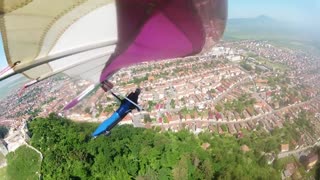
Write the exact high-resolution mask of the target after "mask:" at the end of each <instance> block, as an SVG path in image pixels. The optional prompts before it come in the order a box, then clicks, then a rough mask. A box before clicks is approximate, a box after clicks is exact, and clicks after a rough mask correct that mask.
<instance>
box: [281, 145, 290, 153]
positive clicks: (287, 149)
mask: <svg viewBox="0 0 320 180" xmlns="http://www.w3.org/2000/svg"><path fill="white" fill-rule="evenodd" d="M288 151H289V144H281V152H288Z"/></svg>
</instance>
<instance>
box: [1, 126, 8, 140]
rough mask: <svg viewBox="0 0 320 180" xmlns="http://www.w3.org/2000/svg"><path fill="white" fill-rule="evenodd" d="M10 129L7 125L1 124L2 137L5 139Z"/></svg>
mask: <svg viewBox="0 0 320 180" xmlns="http://www.w3.org/2000/svg"><path fill="white" fill-rule="evenodd" d="M8 132H9V130H8V128H7V127H5V126H0V139H3V138H4V137H6V135H7V134H8Z"/></svg>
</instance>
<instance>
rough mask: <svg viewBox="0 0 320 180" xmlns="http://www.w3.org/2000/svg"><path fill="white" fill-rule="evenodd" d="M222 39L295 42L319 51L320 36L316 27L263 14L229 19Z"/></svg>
mask: <svg viewBox="0 0 320 180" xmlns="http://www.w3.org/2000/svg"><path fill="white" fill-rule="evenodd" d="M224 39H229V40H230V39H231V40H232V39H251V40H271V41H278V42H279V41H281V42H295V43H294V44H301V43H302V44H304V45H307V46H313V47H317V48H318V49H319V51H320V36H319V32H318V30H317V28H316V27H309V26H301V25H299V24H295V23H289V22H283V21H279V20H276V19H273V18H271V17H269V16H265V15H262V16H258V17H256V18H237V19H229V20H228V22H227V28H226V32H225V34H224Z"/></svg>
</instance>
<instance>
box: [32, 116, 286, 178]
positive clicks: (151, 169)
mask: <svg viewBox="0 0 320 180" xmlns="http://www.w3.org/2000/svg"><path fill="white" fill-rule="evenodd" d="M97 126H98V124H93V123H91V124H90V123H81V124H79V123H74V122H71V121H69V120H67V119H64V118H61V117H58V116H56V115H54V114H51V115H50V116H49V117H48V118H37V119H35V120H33V121H31V122H30V123H29V129H30V131H31V133H32V138H31V144H32V145H33V146H34V147H36V148H37V149H39V150H40V151H42V153H43V156H44V159H43V162H42V165H41V174H42V175H43V178H44V179H70V178H71V179H79V178H81V179H105V178H108V179H130V178H135V179H280V173H279V172H278V171H277V170H275V169H274V168H272V166H270V165H267V163H266V161H265V160H264V158H263V156H262V155H261V153H257V152H255V151H254V150H251V151H249V152H246V153H244V152H243V151H241V148H240V147H241V142H240V141H238V140H237V139H236V138H235V137H233V136H228V135H223V136H220V135H218V134H210V133H202V134H199V135H198V136H195V135H193V134H191V133H189V132H188V131H185V130H183V131H180V132H178V133H173V132H164V133H160V132H158V131H156V130H151V129H143V128H133V127H132V126H130V125H122V126H117V127H115V128H114V129H113V130H112V133H111V135H110V136H108V137H105V136H101V137H98V138H97V139H91V137H90V134H91V132H92V131H93V130H94V129H95V128H96V127H97Z"/></svg>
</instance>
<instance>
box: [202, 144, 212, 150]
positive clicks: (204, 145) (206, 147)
mask: <svg viewBox="0 0 320 180" xmlns="http://www.w3.org/2000/svg"><path fill="white" fill-rule="evenodd" d="M201 147H202V149H204V150H207V149H208V148H209V147H210V144H209V143H203V144H202V145H201Z"/></svg>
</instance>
